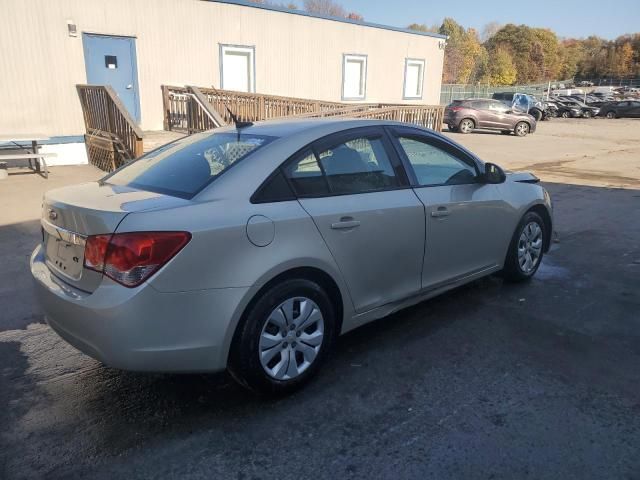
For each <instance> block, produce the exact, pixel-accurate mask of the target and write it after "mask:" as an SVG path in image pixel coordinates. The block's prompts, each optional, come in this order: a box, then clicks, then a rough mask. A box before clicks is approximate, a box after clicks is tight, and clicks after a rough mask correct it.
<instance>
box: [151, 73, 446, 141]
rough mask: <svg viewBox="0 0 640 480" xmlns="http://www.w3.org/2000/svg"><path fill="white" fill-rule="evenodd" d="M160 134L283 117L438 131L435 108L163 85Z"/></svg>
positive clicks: (439, 111)
mask: <svg viewBox="0 0 640 480" xmlns="http://www.w3.org/2000/svg"><path fill="white" fill-rule="evenodd" d="M162 99H163V109H164V128H165V130H171V131H177V132H184V133H186V134H188V135H190V134H192V133H195V132H202V131H204V130H209V129H212V128H216V127H219V126H221V125H223V124H228V123H230V122H231V114H233V115H235V116H236V117H237V118H238V119H239V120H241V121H247V122H255V121H259V120H270V119H274V118H283V117H329V116H331V117H348V118H362V119H365V118H369V119H381V120H394V121H399V122H407V123H414V124H416V125H420V126H422V127H427V128H431V129H433V130H436V131H440V130H441V129H442V121H443V119H444V107H442V106H441V105H422V104H393V103H344V102H327V101H322V100H311V99H306V98H293V97H282V96H278V95H265V94H260V93H246V92H233V91H230V90H218V89H215V88H203V87H195V86H185V87H176V86H169V85H163V86H162Z"/></svg>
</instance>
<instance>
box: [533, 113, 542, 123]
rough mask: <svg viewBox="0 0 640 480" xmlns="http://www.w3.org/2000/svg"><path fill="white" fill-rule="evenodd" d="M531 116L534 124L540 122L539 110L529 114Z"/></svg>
mask: <svg viewBox="0 0 640 480" xmlns="http://www.w3.org/2000/svg"><path fill="white" fill-rule="evenodd" d="M531 116H533V118H535V119H536V122H539V121H540V120H542V112H541V111H540V110H534V111H533V112H531Z"/></svg>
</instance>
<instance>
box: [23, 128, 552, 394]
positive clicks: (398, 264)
mask: <svg viewBox="0 0 640 480" xmlns="http://www.w3.org/2000/svg"><path fill="white" fill-rule="evenodd" d="M41 222H42V234H43V235H42V243H41V244H40V245H38V246H37V248H36V249H35V251H34V252H33V254H32V257H31V271H32V274H33V277H34V278H35V284H36V289H37V293H38V297H39V299H40V301H41V304H42V306H43V309H44V312H45V314H46V319H47V322H48V323H49V325H50V326H51V328H53V329H54V330H55V331H56V332H57V333H58V334H59V335H60V336H61V337H62V338H64V339H65V340H66V341H68V342H69V343H70V344H71V345H74V346H75V347H77V348H78V349H80V350H81V351H83V352H85V353H87V354H88V355H90V356H92V357H94V358H96V359H98V360H99V361H101V362H103V363H105V364H107V365H110V366H113V367H116V368H121V369H128V370H137V371H163V372H198V371H217V370H222V369H225V368H228V369H229V371H230V372H231V373H232V375H233V376H234V378H236V379H237V380H238V381H239V382H240V383H242V384H243V385H245V386H247V387H249V388H251V389H252V390H254V391H260V392H267V393H282V392H288V391H291V390H292V389H294V388H296V387H298V386H300V385H302V384H303V383H304V382H305V381H306V380H308V379H309V378H310V377H311V376H312V375H313V374H314V373H315V372H316V371H317V370H318V368H319V366H320V365H321V363H322V361H323V360H324V359H325V358H326V356H327V354H328V353H329V351H330V348H331V345H332V343H333V342H334V340H335V338H336V337H337V335H339V334H341V333H344V332H347V331H349V330H352V329H354V328H356V327H358V326H359V325H362V324H364V323H367V322H370V321H372V320H374V319H377V318H380V317H383V316H385V315H388V314H390V313H392V312H395V311H397V310H399V309H401V308H404V307H407V306H409V305H413V304H415V303H417V302H420V301H422V300H424V299H427V298H429V297H433V296H435V295H438V294H439V293H442V292H444V291H446V290H449V289H451V288H454V287H456V286H459V285H462V284H464V283H467V282H470V281H472V280H475V279H477V278H480V277H482V276H485V275H489V274H492V273H495V272H500V273H501V274H502V275H503V276H504V277H505V278H507V279H509V280H527V279H529V278H531V277H532V276H533V275H534V274H535V272H536V270H537V268H538V266H539V265H540V262H541V261H542V257H543V254H544V253H545V252H546V251H547V250H548V248H549V244H550V238H551V232H552V209H551V202H550V199H549V195H548V194H547V192H546V191H545V189H544V188H542V187H541V186H540V185H539V184H538V183H537V178H535V177H534V176H533V175H531V174H527V173H520V174H519V173H505V172H503V171H502V169H500V167H498V166H497V165H494V164H491V163H484V162H482V161H481V160H480V159H478V158H477V157H476V156H474V155H473V154H472V153H471V152H469V151H468V150H466V149H465V148H463V147H461V146H460V145H458V144H456V143H455V142H453V141H451V140H449V139H447V138H445V137H444V136H442V135H440V134H437V133H435V132H433V131H430V130H426V129H422V128H418V127H416V126H414V125H409V124H402V123H394V122H386V121H375V120H327V119H325V120H288V121H272V122H264V123H257V124H255V125H250V126H245V127H244V128H241V129H236V128H234V127H225V128H222V129H217V130H215V131H211V132H205V133H202V134H197V135H192V136H190V137H186V138H183V139H180V140H178V141H175V142H173V143H171V144H168V145H165V146H162V147H160V148H158V149H156V150H154V151H152V152H150V153H148V154H146V155H145V156H143V157H142V158H140V159H138V160H136V161H134V162H132V163H129V164H127V165H126V166H124V167H122V168H120V169H119V170H117V171H115V172H113V173H111V174H109V175H107V176H105V177H104V178H103V179H101V180H100V181H97V182H90V183H85V184H81V185H77V186H71V187H65V188H60V189H56V190H52V191H49V192H47V193H46V195H45V197H44V201H43V211H42V220H41Z"/></svg>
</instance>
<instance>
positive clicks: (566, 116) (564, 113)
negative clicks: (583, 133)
mask: <svg viewBox="0 0 640 480" xmlns="http://www.w3.org/2000/svg"><path fill="white" fill-rule="evenodd" d="M569 117H571V114H570V113H569V112H562V118H569Z"/></svg>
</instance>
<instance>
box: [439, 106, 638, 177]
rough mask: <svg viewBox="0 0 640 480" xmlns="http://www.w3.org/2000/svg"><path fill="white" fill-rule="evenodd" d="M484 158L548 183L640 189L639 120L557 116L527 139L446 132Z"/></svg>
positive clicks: (485, 132) (480, 133) (481, 133)
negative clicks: (528, 172)
mask: <svg viewBox="0 0 640 480" xmlns="http://www.w3.org/2000/svg"><path fill="white" fill-rule="evenodd" d="M445 135H447V136H448V137H450V138H452V139H453V140H455V141H457V142H459V143H461V144H462V145H464V146H465V147H467V148H468V149H470V150H471V151H472V152H474V153H475V154H477V155H478V156H480V158H482V159H483V160H485V161H490V162H493V163H497V164H498V165H501V166H502V167H504V168H507V169H510V170H527V171H532V172H534V173H535V174H536V175H538V176H539V177H540V178H541V179H542V180H543V181H545V182H557V183H571V184H575V185H590V186H595V187H614V188H615V187H618V188H627V187H630V188H640V119H638V118H636V119H630V118H629V119H615V120H607V119H600V118H590V119H578V118H568V119H564V118H554V119H552V120H550V121H544V122H538V128H537V131H536V132H535V133H534V134H532V135H528V136H527V137H525V138H518V137H515V136H514V135H510V136H505V135H501V134H500V133H499V132H489V131H482V132H480V131H478V132H474V133H471V134H469V135H463V134H459V133H449V132H445Z"/></svg>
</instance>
